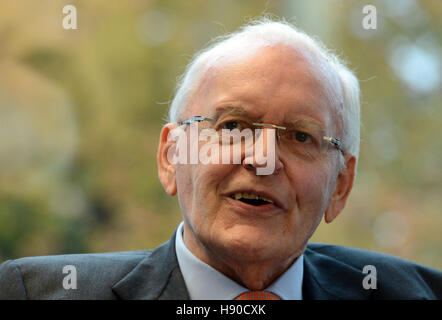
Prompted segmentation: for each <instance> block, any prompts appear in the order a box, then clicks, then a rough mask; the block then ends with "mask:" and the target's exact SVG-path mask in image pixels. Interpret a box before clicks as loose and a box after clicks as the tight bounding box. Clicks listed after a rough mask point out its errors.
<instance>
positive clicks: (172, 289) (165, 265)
mask: <svg viewBox="0 0 442 320" xmlns="http://www.w3.org/2000/svg"><path fill="white" fill-rule="evenodd" d="M175 235H176V231H175V233H174V234H173V236H172V238H171V239H170V240H169V241H167V242H166V243H164V244H162V245H161V246H159V247H158V248H157V249H155V250H154V251H152V253H151V254H150V255H149V256H148V257H146V258H144V259H143V260H142V261H141V262H140V263H139V264H138V265H137V266H136V267H135V268H134V269H133V270H132V271H130V272H129V273H128V274H126V275H125V276H124V277H123V278H122V279H121V280H120V281H119V282H117V283H116V284H115V285H114V286H113V287H112V290H113V291H114V292H115V294H116V295H117V296H118V297H120V298H121V299H130V300H140V299H144V300H156V299H160V300H162V299H164V300H188V299H189V294H188V292H187V289H186V285H185V283H184V279H183V276H182V274H181V271H180V268H179V266H178V260H177V258H176V253H175Z"/></svg>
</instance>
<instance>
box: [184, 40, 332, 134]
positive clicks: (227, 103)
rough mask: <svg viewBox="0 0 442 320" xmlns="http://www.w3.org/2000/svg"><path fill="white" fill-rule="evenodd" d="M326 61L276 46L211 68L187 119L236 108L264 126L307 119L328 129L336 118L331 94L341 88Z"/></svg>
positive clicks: (192, 99)
mask: <svg viewBox="0 0 442 320" xmlns="http://www.w3.org/2000/svg"><path fill="white" fill-rule="evenodd" d="M324 63H325V61H320V58H315V57H313V56H312V55H311V54H309V53H307V54H306V53H305V52H302V53H301V51H299V50H295V49H293V48H291V47H288V46H284V45H278V46H275V47H266V48H262V49H260V50H258V51H257V52H256V53H254V54H253V55H251V56H249V57H248V58H246V59H244V60H242V61H237V62H233V63H229V64H227V65H223V64H220V65H219V66H214V67H211V68H209V70H208V71H207V72H206V74H205V75H204V76H203V77H202V80H201V81H200V83H199V86H198V88H197V90H196V92H195V94H194V95H193V96H192V98H191V99H190V101H189V105H188V108H187V115H190V116H191V115H196V114H198V115H204V116H213V115H214V114H215V113H219V112H220V110H224V109H225V110H229V109H231V108H232V107H233V108H240V109H242V110H245V113H247V114H248V115H251V116H253V117H256V118H260V119H262V120H265V121H267V122H274V123H283V122H286V121H289V120H295V119H296V118H298V117H308V118H312V119H314V120H316V121H317V122H319V123H323V124H324V125H325V126H327V127H329V126H330V125H331V124H332V123H337V122H339V121H338V118H339V117H338V115H337V114H336V113H337V112H336V111H337V110H338V109H337V108H336V106H335V104H336V100H337V99H333V98H332V95H331V94H330V93H331V92H332V93H333V94H336V93H337V92H338V91H339V89H340V86H338V84H339V81H338V80H337V76H336V77H334V75H333V72H332V71H329V70H326V68H324Z"/></svg>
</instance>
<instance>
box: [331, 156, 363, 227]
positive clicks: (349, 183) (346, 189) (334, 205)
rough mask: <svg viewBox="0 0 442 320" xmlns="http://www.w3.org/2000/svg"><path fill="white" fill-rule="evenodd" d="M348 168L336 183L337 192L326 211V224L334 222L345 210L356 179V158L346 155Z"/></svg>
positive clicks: (335, 191)
mask: <svg viewBox="0 0 442 320" xmlns="http://www.w3.org/2000/svg"><path fill="white" fill-rule="evenodd" d="M344 159H345V164H346V167H345V168H343V169H342V170H341V171H340V172H339V174H338V178H337V181H336V186H335V190H334V191H333V195H332V197H331V199H330V202H329V204H328V207H327V209H326V210H325V215H324V219H325V222H327V223H330V222H332V221H333V220H334V219H335V218H336V217H337V216H338V215H339V214H340V213H341V211H342V210H343V209H344V207H345V203H346V202H347V199H348V196H349V195H350V192H351V189H352V188H353V182H354V178H355V170H356V158H355V157H354V156H353V155H351V154H348V153H347V154H345V155H344Z"/></svg>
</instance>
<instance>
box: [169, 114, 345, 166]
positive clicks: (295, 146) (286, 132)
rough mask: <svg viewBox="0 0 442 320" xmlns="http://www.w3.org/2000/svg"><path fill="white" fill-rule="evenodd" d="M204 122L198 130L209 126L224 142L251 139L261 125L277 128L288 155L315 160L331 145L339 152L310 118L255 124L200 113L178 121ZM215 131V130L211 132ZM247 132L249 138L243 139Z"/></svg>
mask: <svg viewBox="0 0 442 320" xmlns="http://www.w3.org/2000/svg"><path fill="white" fill-rule="evenodd" d="M203 121H204V122H205V123H206V125H205V126H204V127H202V128H200V129H212V131H211V132H216V133H217V134H218V139H217V140H216V141H218V142H219V143H220V144H223V145H232V144H240V143H242V138H245V143H247V141H252V142H254V139H257V138H258V137H259V136H260V134H262V132H263V131H264V130H263V129H264V128H268V129H274V130H276V138H277V140H278V143H279V145H280V148H282V149H285V150H287V151H288V152H290V153H291V154H294V155H298V156H301V157H307V158H310V159H316V158H318V157H320V156H321V155H323V154H324V153H326V152H327V151H328V150H329V148H330V147H331V146H332V147H334V148H336V149H338V150H339V151H340V152H341V153H342V154H344V151H343V150H342V146H341V140H340V139H338V138H333V137H330V136H326V135H324V133H323V130H322V128H320V127H319V126H318V125H317V124H316V123H312V122H309V121H304V120H301V121H297V122H295V123H294V124H293V125H292V126H290V127H283V126H278V125H275V124H270V123H257V122H253V121H250V120H249V119H247V118H244V117H240V116H236V117H233V116H230V117H224V118H222V117H221V118H220V119H218V120H215V119H212V118H207V117H203V116H194V117H192V118H189V119H186V120H184V121H179V122H177V123H178V125H179V126H182V125H190V124H192V123H195V122H196V123H200V122H203ZM213 130H214V131H213ZM247 134H249V136H251V137H252V139H246V138H247Z"/></svg>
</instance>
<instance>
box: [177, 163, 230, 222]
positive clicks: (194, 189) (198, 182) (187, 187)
mask: <svg viewBox="0 0 442 320" xmlns="http://www.w3.org/2000/svg"><path fill="white" fill-rule="evenodd" d="M233 168H234V166H233V165H223V164H218V165H214V164H207V165H204V164H198V165H179V167H177V189H178V200H179V203H180V207H181V210H182V212H183V214H186V215H188V216H190V215H192V216H194V215H197V216H200V215H202V212H214V209H213V208H212V207H217V206H219V203H218V202H219V200H220V199H219V194H220V192H222V190H223V189H222V188H223V181H225V180H228V177H229V174H230V173H231V172H232V170H233ZM209 209H210V210H209Z"/></svg>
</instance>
